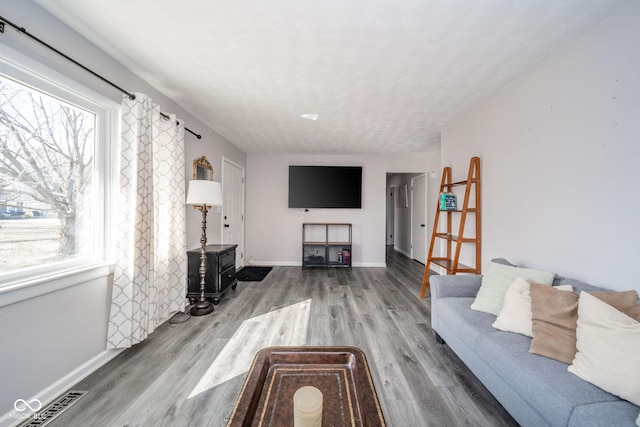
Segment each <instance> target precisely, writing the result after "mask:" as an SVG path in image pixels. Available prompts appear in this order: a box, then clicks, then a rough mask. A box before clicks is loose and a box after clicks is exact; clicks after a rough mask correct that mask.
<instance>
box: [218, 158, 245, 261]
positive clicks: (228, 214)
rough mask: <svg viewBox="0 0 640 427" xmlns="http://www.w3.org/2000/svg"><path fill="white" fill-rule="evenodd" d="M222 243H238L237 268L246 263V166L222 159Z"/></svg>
mask: <svg viewBox="0 0 640 427" xmlns="http://www.w3.org/2000/svg"><path fill="white" fill-rule="evenodd" d="M222 243H223V244H236V245H238V247H237V248H236V269H238V268H240V267H242V266H243V265H244V168H242V167H241V166H239V165H237V164H235V163H233V162H231V161H230V160H228V159H224V158H223V159H222Z"/></svg>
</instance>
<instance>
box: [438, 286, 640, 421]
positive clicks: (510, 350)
mask: <svg viewBox="0 0 640 427" xmlns="http://www.w3.org/2000/svg"><path fill="white" fill-rule="evenodd" d="M481 281H482V276H478V275H458V276H432V277H431V279H430V283H431V326H432V327H433V329H434V331H435V332H436V338H437V339H438V342H440V343H445V342H446V344H447V345H448V346H449V347H450V348H451V349H452V350H453V351H454V352H455V353H456V354H457V355H458V357H460V359H461V360H462V361H463V362H464V363H465V364H466V365H467V366H468V367H469V369H471V371H473V373H474V374H475V375H476V377H478V379H479V380H480V381H482V383H483V384H484V385H485V387H487V389H489V391H490V392H491V393H492V394H493V395H494V396H495V398H496V399H497V400H498V401H499V402H500V403H501V404H502V406H504V408H505V409H506V410H507V411H508V412H509V413H510V414H511V415H512V416H513V418H514V419H515V420H516V421H517V422H518V423H519V424H521V425H522V426H524V427H528V426H531V427H541V426H571V427H589V426H598V427H601V426H616V427H627V426H628V427H636V418H637V417H638V413H639V412H640V407H638V406H636V405H634V404H632V403H630V402H628V401H626V400H622V399H620V398H619V397H617V396H614V395H612V394H610V393H607V392H606V391H604V390H602V389H600V388H598V387H596V386H594V385H593V384H590V383H588V382H586V381H584V380H582V379H580V378H579V377H577V376H575V375H574V374H572V373H570V372H569V371H567V366H568V365H566V364H565V363H562V362H558V361H556V360H552V359H549V358H546V357H543V356H538V355H535V354H530V353H529V346H530V344H531V338H529V337H527V336H524V335H520V334H516V333H512V332H503V331H500V330H497V329H495V328H493V326H492V324H493V322H494V321H495V319H496V316H494V315H492V314H487V313H482V312H478V311H475V310H471V308H470V306H471V303H472V302H473V301H474V299H475V296H476V293H477V292H478V289H480V284H481ZM553 284H554V285H559V284H570V285H572V286H573V288H574V292H579V291H588V292H591V291H606V290H607V289H602V288H598V287H595V286H592V285H589V284H586V283H583V282H579V281H576V280H571V279H560V278H557V279H556V280H555V281H554V283H553Z"/></svg>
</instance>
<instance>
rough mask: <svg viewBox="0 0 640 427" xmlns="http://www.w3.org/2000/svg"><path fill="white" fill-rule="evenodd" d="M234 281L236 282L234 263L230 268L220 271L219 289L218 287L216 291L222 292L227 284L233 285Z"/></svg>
mask: <svg viewBox="0 0 640 427" xmlns="http://www.w3.org/2000/svg"><path fill="white" fill-rule="evenodd" d="M235 282H236V267H235V265H234V266H232V267H231V268H228V269H226V270H225V271H223V272H222V273H220V289H218V292H224V291H225V290H226V289H227V288H228V287H229V286H231V285H233V284H234V283H235Z"/></svg>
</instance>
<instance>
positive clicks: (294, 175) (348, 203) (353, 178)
mask: <svg viewBox="0 0 640 427" xmlns="http://www.w3.org/2000/svg"><path fill="white" fill-rule="evenodd" d="M289 207H290V208H344V209H361V208H362V167H361V166H289Z"/></svg>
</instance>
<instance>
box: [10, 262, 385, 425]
mask: <svg viewBox="0 0 640 427" xmlns="http://www.w3.org/2000/svg"><path fill="white" fill-rule="evenodd" d="M251 265H260V266H274V267H302V263H301V262H300V261H253V262H252V263H251ZM386 266H387V263H386V262H357V263H354V264H353V267H386ZM0 427H1V426H0Z"/></svg>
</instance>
